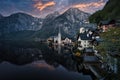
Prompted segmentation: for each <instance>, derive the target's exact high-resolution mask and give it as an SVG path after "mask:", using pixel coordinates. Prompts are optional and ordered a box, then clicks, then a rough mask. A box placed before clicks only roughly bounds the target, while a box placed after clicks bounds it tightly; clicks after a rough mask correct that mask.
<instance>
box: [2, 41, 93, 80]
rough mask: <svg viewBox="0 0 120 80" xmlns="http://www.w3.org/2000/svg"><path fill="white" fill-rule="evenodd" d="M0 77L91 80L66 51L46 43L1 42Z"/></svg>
mask: <svg viewBox="0 0 120 80" xmlns="http://www.w3.org/2000/svg"><path fill="white" fill-rule="evenodd" d="M0 80H92V78H91V76H90V74H84V72H78V70H77V67H76V62H75V61H74V60H72V58H71V56H70V54H69V53H67V54H62V53H61V54H57V53H54V52H53V51H52V50H50V49H49V48H48V47H47V46H46V45H45V44H41V43H35V42H20V41H19V42H17V41H12V42H11V41H6V42H0Z"/></svg>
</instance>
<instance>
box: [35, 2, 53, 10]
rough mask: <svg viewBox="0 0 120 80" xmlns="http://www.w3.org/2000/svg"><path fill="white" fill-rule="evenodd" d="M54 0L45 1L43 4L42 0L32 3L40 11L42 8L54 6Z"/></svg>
mask: <svg viewBox="0 0 120 80" xmlns="http://www.w3.org/2000/svg"><path fill="white" fill-rule="evenodd" d="M54 5H55V2H54V1H51V2H47V3H45V4H43V3H42V2H38V3H36V4H35V5H34V7H35V8H37V9H39V10H40V11H42V10H43V9H45V8H47V7H51V6H54Z"/></svg>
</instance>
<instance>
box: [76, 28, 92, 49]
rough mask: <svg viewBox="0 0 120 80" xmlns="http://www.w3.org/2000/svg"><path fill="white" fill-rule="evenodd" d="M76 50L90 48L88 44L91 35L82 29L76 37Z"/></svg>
mask: <svg viewBox="0 0 120 80" xmlns="http://www.w3.org/2000/svg"><path fill="white" fill-rule="evenodd" d="M77 40H78V49H79V50H83V49H84V48H88V47H91V44H90V42H91V41H92V36H91V34H89V33H87V32H86V30H85V29H84V28H80V33H79V35H78V37H77Z"/></svg>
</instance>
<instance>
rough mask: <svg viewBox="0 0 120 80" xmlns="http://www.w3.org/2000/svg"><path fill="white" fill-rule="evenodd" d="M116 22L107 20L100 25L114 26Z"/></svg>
mask: <svg viewBox="0 0 120 80" xmlns="http://www.w3.org/2000/svg"><path fill="white" fill-rule="evenodd" d="M114 23H115V20H106V21H100V23H99V25H108V24H114Z"/></svg>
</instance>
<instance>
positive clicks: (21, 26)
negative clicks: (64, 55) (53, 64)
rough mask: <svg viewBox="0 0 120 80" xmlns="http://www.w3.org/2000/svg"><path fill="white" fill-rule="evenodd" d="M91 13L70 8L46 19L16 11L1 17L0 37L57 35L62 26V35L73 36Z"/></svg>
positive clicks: (15, 37)
mask: <svg viewBox="0 0 120 80" xmlns="http://www.w3.org/2000/svg"><path fill="white" fill-rule="evenodd" d="M89 16H90V14H88V13H85V12H83V11H80V10H79V9H77V8H70V9H68V10H67V11H65V12H64V13H63V14H59V13H58V12H54V13H51V14H49V15H47V16H46V17H45V18H44V19H41V18H36V17H33V16H31V15H28V14H25V13H16V14H12V15H10V16H7V17H3V18H1V19H0V37H2V38H4V39H15V40H16V39H17V40H19V39H33V38H44V39H46V38H49V37H51V36H57V34H58V30H59V28H60V30H61V33H62V37H69V38H73V37H74V36H75V35H76V32H77V31H78V30H79V28H80V27H83V26H85V22H86V21H87V20H88V17H89Z"/></svg>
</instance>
